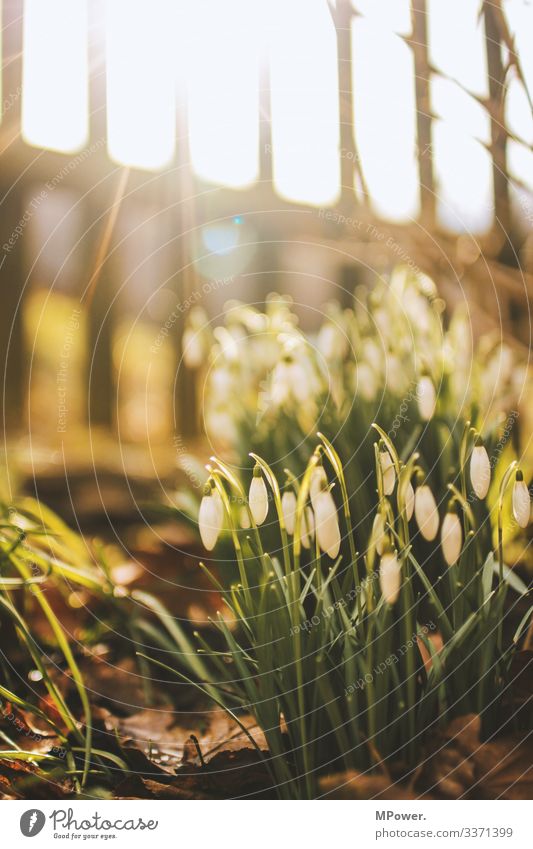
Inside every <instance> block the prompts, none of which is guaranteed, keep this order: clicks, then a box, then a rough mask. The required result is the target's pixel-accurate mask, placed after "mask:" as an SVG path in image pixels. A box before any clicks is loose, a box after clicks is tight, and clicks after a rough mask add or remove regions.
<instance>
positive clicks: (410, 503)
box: [405, 481, 415, 522]
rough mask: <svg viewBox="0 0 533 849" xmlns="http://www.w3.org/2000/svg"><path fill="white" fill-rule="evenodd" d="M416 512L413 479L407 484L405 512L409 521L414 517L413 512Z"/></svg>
mask: <svg viewBox="0 0 533 849" xmlns="http://www.w3.org/2000/svg"><path fill="white" fill-rule="evenodd" d="M414 512H415V491H414V489H413V484H412V483H411V481H409V483H408V484H407V487H406V489H405V513H406V516H407V521H408V522H410V521H411V519H412V518H413V513H414Z"/></svg>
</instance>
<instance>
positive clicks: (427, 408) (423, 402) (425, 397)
mask: <svg viewBox="0 0 533 849" xmlns="http://www.w3.org/2000/svg"><path fill="white" fill-rule="evenodd" d="M416 397H417V399H418V410H419V412H420V418H421V419H422V420H423V421H425V422H429V420H430V419H432V418H433V414H434V413H435V407H436V405H437V396H436V393H435V387H434V386H433V381H432V380H431V378H430V377H429V375H427V374H424V375H422V377H421V378H420V380H419V381H418V386H417V389H416Z"/></svg>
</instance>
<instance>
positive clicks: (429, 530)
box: [415, 484, 439, 542]
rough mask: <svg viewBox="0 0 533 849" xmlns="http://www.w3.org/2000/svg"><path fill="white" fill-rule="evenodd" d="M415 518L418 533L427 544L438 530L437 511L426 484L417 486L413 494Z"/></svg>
mask: <svg viewBox="0 0 533 849" xmlns="http://www.w3.org/2000/svg"><path fill="white" fill-rule="evenodd" d="M415 518H416V523H417V525H418V527H419V529H420V533H421V534H422V536H423V537H424V539H427V540H428V541H429V542H431V541H432V540H434V539H435V537H436V536H437V533H438V530H439V511H438V510H437V504H436V502H435V498H434V497H433V493H432V492H431V489H430V488H429V486H428V485H427V484H422V486H418V487H417V489H416V492H415Z"/></svg>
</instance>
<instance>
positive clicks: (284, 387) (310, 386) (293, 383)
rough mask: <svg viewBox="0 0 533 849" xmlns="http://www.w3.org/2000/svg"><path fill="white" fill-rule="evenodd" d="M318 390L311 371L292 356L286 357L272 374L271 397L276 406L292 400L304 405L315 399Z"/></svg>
mask: <svg viewBox="0 0 533 849" xmlns="http://www.w3.org/2000/svg"><path fill="white" fill-rule="evenodd" d="M316 390H317V386H316V380H314V378H313V375H312V374H311V373H310V371H309V369H308V368H306V367H305V364H304V363H302V362H297V361H296V360H294V359H293V358H292V357H290V356H287V357H284V358H283V359H282V360H281V362H279V363H278V364H277V365H276V366H275V368H274V371H273V372H272V383H271V392H270V395H271V399H272V402H273V403H274V404H275V405H276V406H281V405H282V404H284V403H285V402H286V401H288V400H289V399H291V398H292V399H294V400H295V401H298V402H299V403H300V404H303V403H305V402H306V401H309V399H310V398H313V397H314V395H315V392H316Z"/></svg>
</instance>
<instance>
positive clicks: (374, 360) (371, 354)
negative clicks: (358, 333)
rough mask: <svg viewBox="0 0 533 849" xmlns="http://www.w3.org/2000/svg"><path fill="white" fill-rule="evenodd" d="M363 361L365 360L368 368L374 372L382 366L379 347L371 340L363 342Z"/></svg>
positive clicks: (381, 355)
mask: <svg viewBox="0 0 533 849" xmlns="http://www.w3.org/2000/svg"><path fill="white" fill-rule="evenodd" d="M363 360H366V362H367V363H368V365H369V366H370V368H371V369H372V370H373V371H374V372H376V371H378V372H379V371H380V370H381V366H382V365H383V354H382V351H381V349H380V347H379V346H378V345H377V344H376V342H374V341H373V339H365V341H364V342H363Z"/></svg>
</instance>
